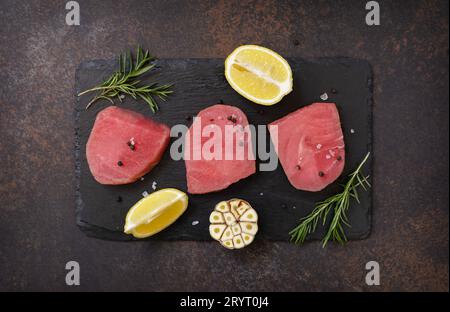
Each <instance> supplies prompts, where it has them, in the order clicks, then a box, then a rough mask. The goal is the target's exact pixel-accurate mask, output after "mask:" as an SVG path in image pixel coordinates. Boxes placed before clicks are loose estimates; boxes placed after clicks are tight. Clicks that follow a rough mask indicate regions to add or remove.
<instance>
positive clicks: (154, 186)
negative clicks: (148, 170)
mask: <svg viewBox="0 0 450 312" xmlns="http://www.w3.org/2000/svg"><path fill="white" fill-rule="evenodd" d="M152 189H153V190H156V181H153V183H152Z"/></svg>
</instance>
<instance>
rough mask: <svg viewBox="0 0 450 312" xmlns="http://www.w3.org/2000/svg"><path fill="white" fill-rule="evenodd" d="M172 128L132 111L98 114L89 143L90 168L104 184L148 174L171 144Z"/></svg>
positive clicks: (110, 110)
mask: <svg viewBox="0 0 450 312" xmlns="http://www.w3.org/2000/svg"><path fill="white" fill-rule="evenodd" d="M169 140H170V129H169V127H167V126H166V125H163V124H160V123H157V122H155V121H153V120H152V119H150V118H147V117H145V116H143V115H141V114H138V113H136V112H133V111H131V110H127V109H123V108H118V107H116V106H110V107H107V108H105V109H104V110H102V111H101V112H99V113H98V115H97V118H96V119H95V123H94V127H93V128H92V131H91V134H90V136H89V139H88V142H87V145H86V157H87V161H88V164H89V169H90V170H91V173H92V175H93V176H94V178H95V180H97V182H99V183H101V184H128V183H132V182H134V181H136V180H138V179H139V178H140V177H142V176H143V175H145V174H146V173H148V172H149V171H150V170H151V169H152V168H153V167H154V166H155V165H156V164H157V163H158V162H159V161H160V159H161V157H162V155H163V153H164V150H165V149H166V147H167V145H168V144H169Z"/></svg>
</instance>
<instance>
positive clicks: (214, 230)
mask: <svg viewBox="0 0 450 312" xmlns="http://www.w3.org/2000/svg"><path fill="white" fill-rule="evenodd" d="M226 228H227V226H226V225H225V224H211V225H210V226H209V234H210V235H211V237H212V238H214V239H215V240H220V238H221V237H222V234H223V232H225V229H226Z"/></svg>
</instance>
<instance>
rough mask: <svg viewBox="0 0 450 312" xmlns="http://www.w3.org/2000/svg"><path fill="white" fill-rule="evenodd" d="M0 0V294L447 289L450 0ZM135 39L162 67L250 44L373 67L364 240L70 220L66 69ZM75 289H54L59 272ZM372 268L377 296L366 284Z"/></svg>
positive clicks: (69, 76)
mask: <svg viewBox="0 0 450 312" xmlns="http://www.w3.org/2000/svg"><path fill="white" fill-rule="evenodd" d="M379 2H380V6H381V26H378V27H368V26H366V25H365V22H364V20H365V14H366V11H365V8H364V7H365V3H366V1H349V0H339V1H331V0H330V1H317V0H314V1H313V0H310V1H244V0H241V1H129V0H128V1H125V0H122V1H93V0H91V1H83V0H80V1H79V3H80V6H81V25H80V26H75V27H73V26H72V27H70V26H67V25H66V24H65V14H66V10H65V3H66V1H57V0H54V1H37V0H36V1H24V0H23V1H16V0H6V1H5V0H0V65H1V70H0V135H1V136H0V138H1V140H0V142H1V144H0V160H1V162H0V164H1V169H0V209H1V211H0V290H63V291H67V290H68V291H73V290H119V291H126V290H138V291H139V290H156V291H185V290H217V291H231V290H235V291H245V290H247V291H258V290H260V291H270V290H275V291H314V290H332V291H353V290H356V291H360V290H364V291H376V290H378V291H414V290H419V291H431V290H438V291H448V265H449V264H448V256H449V245H448V242H449V240H448V239H449V223H448V221H449V213H448V211H449V195H448V187H449V180H448V173H449V158H448V152H449V145H448V144H449V143H448V142H449V141H448V140H449V118H448V117H449V89H448V88H449V87H448V86H449V75H448V66H449V54H448V36H449V20H448V16H449V2H448V1H447V0H443V1H437V0H433V1H379ZM137 43H141V44H142V45H143V46H144V47H148V48H149V49H150V50H151V51H152V52H153V53H155V54H156V55H158V56H159V57H225V56H226V55H227V54H228V53H230V52H231V51H232V50H233V49H234V48H235V47H236V46H238V45H240V44H245V43H257V44H261V45H264V46H267V47H270V48H272V49H275V50H276V51H278V52H280V53H281V54H282V55H285V56H300V57H306V58H309V57H320V56H351V57H358V58H364V59H367V60H369V61H370V62H371V64H372V65H373V68H374V73H375V90H374V92H375V93H374V96H375V98H374V100H375V104H374V153H375V154H374V155H375V168H374V185H375V186H374V211H373V230H372V234H371V236H370V237H369V238H368V239H366V240H364V241H357V242H351V243H349V244H348V245H347V246H346V247H339V246H334V245H329V246H328V247H327V248H326V249H322V248H321V247H320V244H319V243H308V244H307V245H305V246H303V247H297V246H294V245H291V244H288V243H269V242H257V243H255V245H254V246H252V248H248V249H246V250H244V251H243V252H240V253H238V254H236V253H232V252H231V253H230V252H227V251H226V250H225V249H223V248H219V247H218V245H217V244H216V243H204V242H172V243H168V242H141V243H131V244H130V243H117V242H116V243H115V242H107V241H100V240H95V239H90V238H87V237H85V236H84V235H83V234H82V233H81V232H80V231H79V230H78V228H77V227H76V225H75V222H74V221H75V219H74V208H75V205H74V188H73V185H74V155H73V144H74V130H73V127H74V121H73V108H74V95H73V92H74V73H75V69H76V67H77V66H78V64H79V63H80V62H81V61H83V60H88V59H93V58H113V57H115V56H117V55H118V54H119V53H120V52H121V51H123V50H125V49H128V48H132V47H135V46H136V44H137ZM70 260H76V261H78V262H79V263H80V265H81V286H78V287H68V286H66V285H65V274H66V271H65V264H66V262H67V261H70ZM370 260H376V261H378V262H379V263H380V266H381V285H380V286H376V287H369V286H366V285H365V282H364V276H365V270H364V265H365V263H366V262H368V261H370Z"/></svg>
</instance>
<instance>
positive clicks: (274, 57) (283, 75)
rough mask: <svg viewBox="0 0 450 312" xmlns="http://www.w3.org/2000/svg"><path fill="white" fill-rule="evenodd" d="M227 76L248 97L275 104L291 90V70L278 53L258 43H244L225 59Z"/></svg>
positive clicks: (231, 83)
mask: <svg viewBox="0 0 450 312" xmlns="http://www.w3.org/2000/svg"><path fill="white" fill-rule="evenodd" d="M225 77H226V79H227V81H228V83H229V84H230V85H231V87H232V88H233V89H234V90H235V91H236V92H238V93H239V94H240V95H242V96H243V97H245V98H247V99H248V100H250V101H252V102H254V103H257V104H261V105H273V104H276V103H278V102H279V101H281V99H282V98H283V97H284V96H285V95H286V94H288V93H289V92H291V91H292V70H291V67H290V66H289V64H288V62H287V61H286V60H285V59H284V58H283V57H281V56H280V55H279V54H278V53H276V52H274V51H272V50H270V49H267V48H264V47H261V46H257V45H243V46H240V47H238V48H237V49H236V50H234V51H233V52H232V53H231V54H230V55H229V56H228V57H227V59H226V60H225Z"/></svg>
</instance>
